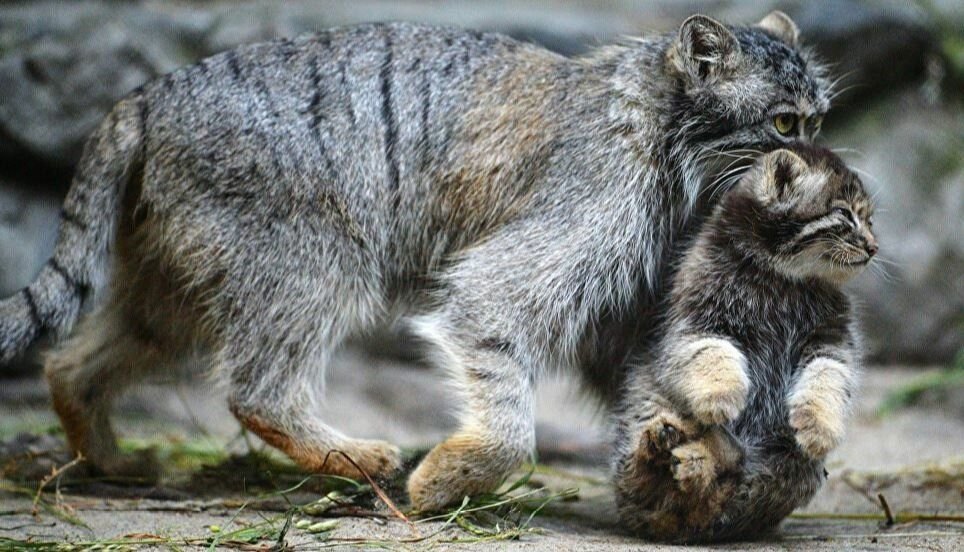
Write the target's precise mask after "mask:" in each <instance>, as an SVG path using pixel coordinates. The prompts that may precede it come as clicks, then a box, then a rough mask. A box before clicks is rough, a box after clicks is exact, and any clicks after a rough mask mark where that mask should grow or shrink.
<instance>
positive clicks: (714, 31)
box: [673, 15, 740, 84]
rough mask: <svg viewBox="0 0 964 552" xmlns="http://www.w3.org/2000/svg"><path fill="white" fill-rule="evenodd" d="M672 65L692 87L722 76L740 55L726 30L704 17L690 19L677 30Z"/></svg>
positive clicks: (719, 24) (734, 39)
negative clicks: (686, 76)
mask: <svg viewBox="0 0 964 552" xmlns="http://www.w3.org/2000/svg"><path fill="white" fill-rule="evenodd" d="M673 54H674V55H673V61H674V62H675V65H676V67H677V69H679V70H680V72H682V73H684V74H686V75H688V76H689V77H690V80H691V81H692V82H693V83H694V84H702V83H704V82H707V81H710V80H713V79H715V78H717V77H719V76H720V75H723V74H724V73H725V72H726V71H727V70H728V69H730V68H731V67H732V66H733V64H734V62H735V61H736V59H737V57H738V56H739V55H740V43H739V42H738V41H737V39H736V36H735V35H734V34H733V32H732V31H730V29H727V28H726V26H725V25H723V24H722V23H720V22H719V21H717V20H715V19H713V18H710V17H707V16H705V15H692V16H690V17H689V18H688V19H687V20H686V21H684V22H683V24H682V25H681V26H680V28H679V36H678V37H677V39H676V45H675V48H674V50H673Z"/></svg>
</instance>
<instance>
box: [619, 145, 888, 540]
mask: <svg viewBox="0 0 964 552" xmlns="http://www.w3.org/2000/svg"><path fill="white" fill-rule="evenodd" d="M872 211H873V207H872V205H871V200H870V198H869V197H868V195H867V193H866V191H865V190H864V188H863V185H862V184H861V182H860V179H859V178H858V177H857V176H856V175H855V174H854V173H853V172H851V171H850V170H849V169H847V167H846V166H845V165H844V163H843V162H842V161H841V160H840V159H839V158H838V157H836V156H835V155H834V154H833V153H831V152H829V151H827V150H825V149H821V148H815V147H811V146H794V147H792V148H789V149H781V150H777V151H774V152H772V153H769V154H767V155H765V156H763V157H761V158H760V159H759V160H758V161H757V163H756V164H755V165H754V166H753V167H752V168H751V169H750V170H749V171H748V172H747V174H746V175H745V176H744V177H743V178H742V180H741V181H740V182H739V183H738V184H737V185H736V186H735V187H734V189H732V190H731V191H729V192H728V193H727V194H726V195H725V196H724V197H723V198H722V200H721V201H720V204H719V205H718V206H717V208H716V209H715V210H714V212H713V213H712V215H711V216H710V217H709V218H708V220H707V221H706V223H705V224H704V226H703V227H702V229H701V230H700V232H699V234H698V236H697V237H696V239H695V242H694V243H693V244H692V245H691V246H690V247H689V248H688V249H687V250H686V252H685V253H684V254H683V256H682V259H681V262H680V265H679V267H678V271H677V272H676V275H675V279H674V280H673V282H672V290H671V293H670V299H669V303H668V306H667V309H666V313H665V316H666V323H665V325H664V327H663V332H664V333H662V334H661V335H660V336H659V340H660V341H659V343H658V344H657V346H656V347H654V348H653V351H654V353H653V357H652V358H650V359H647V360H646V361H645V363H646V364H649V366H650V368H649V369H641V370H636V374H638V377H635V380H634V381H633V382H631V385H630V386H629V389H628V390H627V392H626V395H625V396H626V397H627V398H631V400H630V399H627V401H626V403H625V404H624V409H625V411H624V413H623V415H622V417H621V420H622V422H621V424H620V427H619V428H618V431H617V433H618V442H617V447H618V448H619V453H618V454H617V456H616V458H617V459H616V466H615V474H616V475H615V478H616V489H617V499H618V502H619V505H620V510H621V514H622V517H623V518H624V519H625V520H627V521H628V522H629V523H630V525H631V526H632V527H633V529H634V530H636V531H637V532H639V533H641V534H644V535H646V536H649V537H651V538H658V539H664V540H679V541H689V540H716V539H726V538H733V537H737V536H741V535H746V534H749V533H757V532H759V531H761V530H765V529H768V528H772V527H773V526H775V525H776V524H777V523H779V522H780V520H782V519H783V518H784V517H785V516H787V515H788V514H789V513H790V512H791V511H793V509H794V508H796V507H797V506H799V505H801V504H803V503H804V502H806V501H808V500H809V499H810V498H811V497H812V496H813V495H814V493H815V492H816V491H817V489H818V488H819V486H820V484H821V483H822V482H823V480H824V478H825V472H824V469H823V460H824V458H825V457H826V455H827V453H828V452H829V451H830V450H832V449H833V448H834V447H835V446H836V445H837V444H839V443H840V440H841V437H842V435H843V430H844V422H845V420H846V418H847V415H848V412H849V410H850V405H851V400H852V395H853V392H854V388H855V384H856V379H857V372H858V366H859V362H860V353H859V346H858V335H857V333H856V330H855V328H854V323H853V315H852V311H851V306H850V302H849V301H848V299H847V296H846V295H845V294H844V293H843V292H842V291H841V289H840V287H841V285H842V284H843V283H844V282H846V281H847V280H849V279H850V278H851V277H853V276H855V275H856V274H858V273H859V272H860V271H861V270H862V269H863V268H864V267H865V266H866V265H867V264H868V263H869V262H870V260H871V259H872V258H873V257H874V255H875V254H876V252H877V242H876V240H875V238H874V235H873V232H872V228H871V215H872ZM630 402H632V404H630Z"/></svg>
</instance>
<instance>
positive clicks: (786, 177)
mask: <svg viewBox="0 0 964 552" xmlns="http://www.w3.org/2000/svg"><path fill="white" fill-rule="evenodd" d="M806 170H807V162H806V161H804V160H803V158H801V157H800V156H799V155H797V154H795V153H793V152H792V151H790V150H785V149H779V150H776V151H774V152H771V153H768V154H767V156H766V161H765V162H764V171H765V173H766V178H764V182H766V185H765V186H764V190H763V195H764V196H765V197H768V198H770V199H774V200H780V199H783V198H785V197H787V195H788V194H790V193H792V192H793V190H794V183H795V182H796V181H797V179H798V178H799V177H800V175H802V174H803V173H804V171H806Z"/></svg>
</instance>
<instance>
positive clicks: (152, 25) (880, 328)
mask: <svg viewBox="0 0 964 552" xmlns="http://www.w3.org/2000/svg"><path fill="white" fill-rule="evenodd" d="M777 8H778V9H782V10H784V11H786V12H787V13H788V14H790V16H791V17H792V18H793V19H794V20H795V21H796V22H797V24H798V25H799V26H800V28H801V31H802V34H803V37H804V40H805V42H806V43H807V44H809V45H811V46H812V47H814V48H815V49H816V50H817V51H818V52H819V53H820V54H821V55H822V57H823V58H824V59H825V60H827V61H828V62H830V63H832V64H834V65H835V67H834V73H835V74H836V75H838V76H841V77H842V81H841V85H840V88H841V89H842V90H844V92H843V93H842V94H841V95H840V96H839V98H837V100H836V102H835V105H834V109H833V110H832V112H831V114H830V115H829V116H828V119H827V120H826V122H825V123H824V129H825V134H824V136H823V138H822V141H823V142H824V143H825V144H827V145H829V146H831V147H834V148H842V149H843V150H844V151H843V152H842V155H843V156H844V157H845V158H847V159H848V161H849V162H850V163H852V165H853V166H855V167H857V168H859V169H860V170H862V171H863V172H864V173H865V174H866V181H867V183H868V186H869V187H870V188H871V189H873V190H874V191H875V192H876V193H877V196H878V206H879V209H878V215H877V217H876V220H875V227H876V229H877V231H878V233H879V237H880V241H881V242H882V258H883V263H881V264H880V265H879V270H877V271H875V272H874V273H869V274H865V275H863V276H861V278H860V279H859V281H857V282H855V283H854V288H855V292H856V295H857V296H858V297H859V299H860V303H861V309H862V319H863V322H864V327H865V329H866V333H867V338H868V339H867V344H868V347H869V352H870V355H871V358H872V360H873V361H875V362H893V363H897V362H899V363H905V364H906V363H916V364H925V363H926V364H934V363H939V364H946V363H949V362H950V360H951V359H952V358H953V357H954V356H955V355H956V354H958V352H959V351H960V350H961V349H962V346H964V221H962V218H964V217H962V214H964V153H962V152H964V108H962V102H964V3H962V2H960V1H959V0H918V1H913V2H898V1H894V2H886V1H874V2H871V1H857V0H826V1H821V2H793V1H767V0H761V1H759V2H728V1H713V2H685V1H674V2H631V1H629V0H610V1H602V0H593V1H582V2H576V1H570V0H549V1H542V2H535V1H499V2H485V3H482V2H472V1H467V0H466V1H452V2H430V1H421V2H419V1H413V0H403V1H384V2H377V1H373V0H355V1H327V2H308V1H287V2H274V1H266V0H262V1H258V0H245V1H213V2H162V1H156V0H155V1H150V0H146V1H129V2H128V1H75V0H60V1H32V2H4V3H2V4H0V296H6V295H8V294H10V293H13V292H14V291H15V290H17V289H18V288H19V287H21V286H23V285H24V284H26V283H27V282H29V281H30V280H31V279H32V278H33V276H34V275H35V273H36V271H37V270H38V269H39V268H40V266H41V265H42V263H43V262H44V260H45V259H46V258H47V256H48V255H49V253H50V251H51V249H52V246H53V242H54V239H55V236H56V229H57V224H58V211H59V204H60V199H61V197H62V196H63V194H64V193H65V192H66V189H67V186H68V185H69V182H70V175H71V172H72V169H73V166H74V163H75V162H76V161H77V159H78V156H79V153H80V149H81V147H82V145H83V142H84V139H85V138H86V136H87V135H88V133H89V132H91V130H92V129H93V127H94V126H95V125H96V124H97V123H98V122H99V120H100V119H101V118H102V117H103V116H104V115H105V114H106V113H107V111H108V110H109V109H110V107H111V106H112V105H113V104H114V103H115V102H116V101H117V100H118V99H120V98H121V97H123V96H124V95H125V94H126V93H127V92H129V91H130V90H131V89H133V88H134V87H136V86H138V85H140V84H141V83H143V82H145V81H147V80H149V79H151V78H154V77H156V76H158V75H161V74H163V73H166V72H168V71H171V70H173V69H175V68H177V67H179V66H181V65H184V64H189V63H192V62H194V61H197V60H199V59H201V58H203V57H205V56H208V55H211V54H214V53H216V52H219V51H222V50H225V49H228V48H231V47H234V46H235V45H238V44H242V43H246V42H253V41H259V40H264V39H268V38H272V37H276V36H291V35H296V34H300V33H304V32H311V31H315V30H319V29H324V28H326V27H331V26H337V25H345V24H352V23H358V22H364V21H383V20H409V21H424V22H430V23H437V24H452V25H461V26H467V27H473V28H477V29H482V30H496V31H501V32H505V33H508V34H510V35H513V36H515V37H518V38H522V39H525V40H530V41H534V42H538V43H541V44H543V45H545V46H546V47H548V48H551V49H553V50H556V51H559V52H561V53H564V54H568V55H577V54H579V53H580V52H584V51H585V50H587V49H588V48H591V47H592V46H593V45H594V44H599V43H605V42H607V41H610V40H611V39H613V38H615V37H618V36H620V35H633V34H641V33H644V32H648V31H661V30H669V29H672V28H674V27H675V26H676V25H678V24H679V23H680V22H681V21H682V20H683V19H684V18H685V17H686V16H687V15H689V14H691V13H696V12H701V13H707V14H710V15H713V16H716V17H719V18H721V19H723V20H726V21H730V22H747V23H749V22H753V21H756V20H758V19H759V18H760V17H762V16H763V15H764V14H766V13H767V12H768V11H769V10H771V9H777ZM30 364H31V361H27V363H26V365H28V366H29V365H30ZM7 373H9V372H7ZM0 377H2V376H0Z"/></svg>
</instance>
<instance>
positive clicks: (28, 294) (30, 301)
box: [23, 288, 44, 329]
mask: <svg viewBox="0 0 964 552" xmlns="http://www.w3.org/2000/svg"><path fill="white" fill-rule="evenodd" d="M23 297H24V299H26V301H27V307H28V308H29V309H30V317H31V318H33V321H34V323H35V324H36V326H37V328H38V329H39V328H40V327H42V326H43V324H44V322H43V319H42V318H40V309H38V308H37V301H36V300H35V299H34V297H33V292H32V291H30V288H23Z"/></svg>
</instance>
